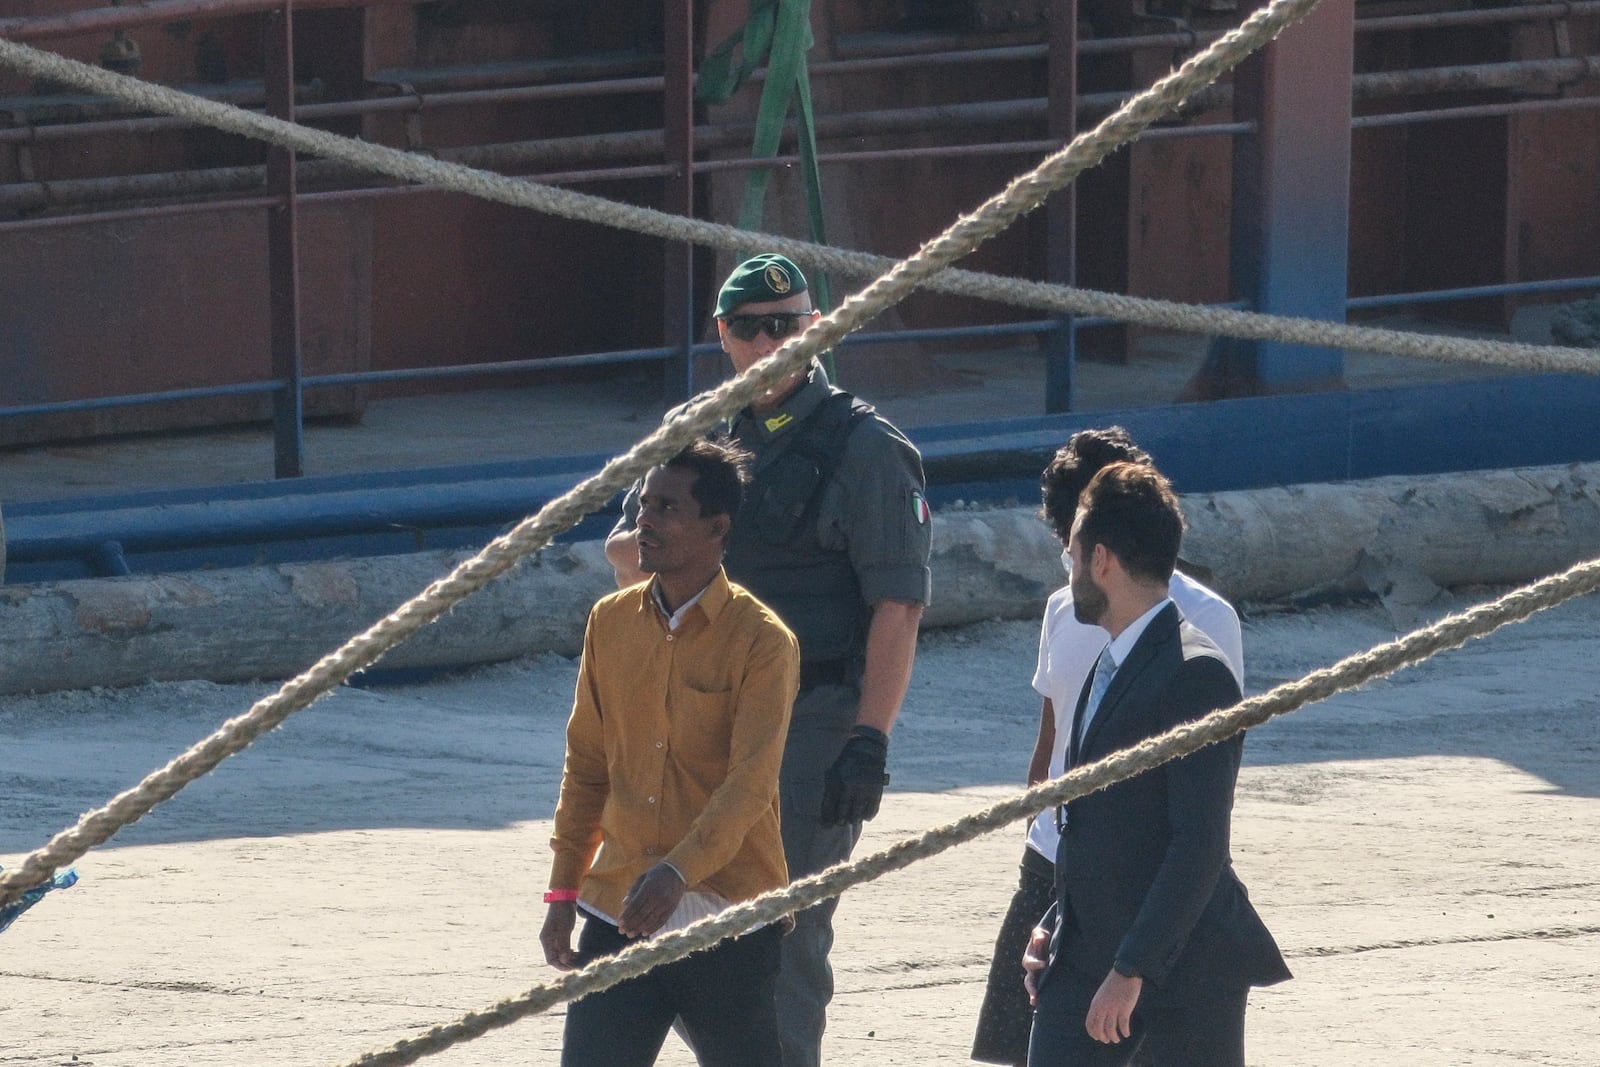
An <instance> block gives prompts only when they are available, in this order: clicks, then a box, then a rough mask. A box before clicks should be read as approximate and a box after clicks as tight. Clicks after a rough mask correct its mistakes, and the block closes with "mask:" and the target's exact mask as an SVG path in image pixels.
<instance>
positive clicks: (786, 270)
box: [717, 252, 806, 318]
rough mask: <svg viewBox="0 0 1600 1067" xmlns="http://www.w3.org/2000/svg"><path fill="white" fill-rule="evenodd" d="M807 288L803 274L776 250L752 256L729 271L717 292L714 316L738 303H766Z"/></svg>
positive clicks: (722, 313)
mask: <svg viewBox="0 0 1600 1067" xmlns="http://www.w3.org/2000/svg"><path fill="white" fill-rule="evenodd" d="M805 291H806V276H805V275H804V274H802V273H800V268H799V267H797V266H795V265H794V261H793V260H792V259H789V258H788V257H787V256H780V255H778V254H777V253H776V252H768V253H766V254H765V255H760V256H752V257H751V258H750V259H747V260H745V261H744V262H743V263H741V264H739V265H738V266H737V267H735V268H733V273H732V274H730V275H728V280H727V281H725V282H723V283H722V291H721V292H719V293H717V317H718V318H720V317H722V316H723V315H728V314H731V313H732V312H733V310H734V309H735V308H737V307H739V306H740V305H741V304H757V303H759V304H765V303H767V302H768V301H772V300H782V299H783V298H784V297H786V296H793V295H794V294H796V293H803V292H805Z"/></svg>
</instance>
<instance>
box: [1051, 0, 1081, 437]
mask: <svg viewBox="0 0 1600 1067" xmlns="http://www.w3.org/2000/svg"><path fill="white" fill-rule="evenodd" d="M1045 67H1046V92H1047V94H1048V100H1049V112H1050V115H1049V131H1050V133H1049V136H1050V139H1051V140H1052V141H1057V142H1060V143H1062V144H1065V143H1066V142H1068V141H1070V140H1071V139H1072V138H1073V137H1074V136H1076V135H1077V132H1078V0H1051V4H1050V40H1049V47H1048V49H1047V54H1046V57H1045ZM1077 209H1078V196H1077V187H1076V185H1069V186H1067V187H1066V188H1065V189H1063V190H1061V191H1060V192H1058V193H1056V194H1055V195H1053V196H1051V197H1050V199H1049V200H1047V201H1045V208H1044V219H1045V223H1044V225H1045V280H1046V281H1049V282H1054V283H1055V284H1057V285H1076V284H1077V279H1078V221H1077ZM1044 353H1045V362H1044V410H1045V413H1046V414H1051V415H1053V414H1055V413H1057V412H1061V411H1071V410H1072V405H1073V400H1074V397H1073V387H1074V382H1073V379H1074V377H1075V373H1074V372H1075V371H1076V369H1077V361H1078V330H1077V326H1076V325H1075V324H1074V322H1073V318H1072V316H1070V315H1068V316H1065V317H1063V318H1062V319H1061V320H1060V322H1059V324H1058V325H1057V327H1056V329H1054V330H1052V331H1051V332H1050V333H1048V334H1046V335H1045V342H1044Z"/></svg>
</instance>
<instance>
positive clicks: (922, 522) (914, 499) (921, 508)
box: [911, 493, 929, 526]
mask: <svg viewBox="0 0 1600 1067" xmlns="http://www.w3.org/2000/svg"><path fill="white" fill-rule="evenodd" d="M911 514H912V516H913V517H914V518H915V519H916V520H917V525H918V526H926V525H927V524H928V518H929V512H928V498H927V497H925V496H923V495H922V494H921V493H912V494H911Z"/></svg>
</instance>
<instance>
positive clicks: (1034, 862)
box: [972, 848, 1056, 1067]
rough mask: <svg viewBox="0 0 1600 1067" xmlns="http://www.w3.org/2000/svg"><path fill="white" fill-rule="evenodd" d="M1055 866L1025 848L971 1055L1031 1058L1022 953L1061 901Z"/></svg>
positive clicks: (1010, 1062) (1019, 1061)
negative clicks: (1023, 984)
mask: <svg viewBox="0 0 1600 1067" xmlns="http://www.w3.org/2000/svg"><path fill="white" fill-rule="evenodd" d="M1055 877H1056V872H1055V865H1054V864H1052V863H1051V862H1050V861H1049V860H1047V859H1045V858H1044V857H1043V856H1041V855H1039V854H1038V853H1037V852H1035V851H1034V850H1033V849H1031V848H1024V849H1023V850H1022V865H1021V868H1020V869H1019V870H1018V872H1017V891H1016V892H1015V893H1014V894H1012V896H1011V906H1010V907H1009V908H1007V909H1006V917H1005V918H1004V919H1002V920H1001V922H1000V933H999V935H998V936H996V937H995V941H994V956H993V957H992V958H991V959H990V961H989V984H988V986H987V987H986V988H985V989H984V993H983V1006H982V1007H981V1008H979V1009H978V1027H977V1031H976V1032H975V1033H974V1034H973V1038H972V1058H973V1059H975V1060H979V1061H981V1062H983V1063H1001V1064H1005V1065H1006V1067H1021V1065H1023V1064H1025V1063H1027V1062H1028V1034H1029V1033H1030V1032H1031V1031H1032V1030H1033V1005H1032V1004H1029V1003H1028V991H1027V990H1026V989H1024V988H1023V986H1022V954H1023V952H1025V951H1027V948H1028V938H1029V937H1031V936H1032V934H1033V928H1034V925H1035V924H1036V923H1038V921H1039V920H1040V919H1042V918H1043V917H1044V913H1045V912H1046V911H1049V910H1050V905H1051V904H1054V903H1055V899H1056V882H1055Z"/></svg>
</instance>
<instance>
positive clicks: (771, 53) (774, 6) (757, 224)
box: [695, 0, 838, 378]
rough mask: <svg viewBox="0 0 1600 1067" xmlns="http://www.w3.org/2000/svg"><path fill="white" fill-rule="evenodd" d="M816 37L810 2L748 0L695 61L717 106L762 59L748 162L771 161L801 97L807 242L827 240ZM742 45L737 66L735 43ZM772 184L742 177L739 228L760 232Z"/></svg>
mask: <svg viewBox="0 0 1600 1067" xmlns="http://www.w3.org/2000/svg"><path fill="white" fill-rule="evenodd" d="M814 43H815V39H814V38H813V37H812V35H811V0H750V15H749V17H748V19H747V21H746V22H745V25H744V27H743V29H741V30H737V31H735V32H734V33H732V34H729V35H728V37H727V38H726V39H725V40H723V42H722V43H721V44H719V45H718V46H717V47H716V48H715V49H714V50H713V51H712V52H711V54H710V55H708V56H707V57H706V58H705V60H704V61H702V62H701V64H700V71H699V75H698V77H697V80H696V87H695V95H696V98H697V99H699V100H701V101H704V102H706V103H722V102H724V101H726V100H728V99H729V98H730V97H732V95H733V94H734V93H735V92H737V91H738V89H739V88H740V86H742V85H743V84H744V83H745V81H746V80H748V79H749V77H750V75H751V73H752V72H753V71H754V70H755V69H756V68H757V67H758V66H760V65H761V63H762V61H763V60H765V61H766V64H767V80H766V84H765V85H764V86H762V90H761V100H760V103H759V104H758V105H757V108H756V133H755V142H754V144H752V145H751V148H750V156H751V158H752V159H773V158H775V157H776V156H777V154H778V148H779V147H780V145H781V143H782V141H783V128H784V124H785V123H786V122H787V121H788V118H789V105H790V101H791V100H795V99H798V102H799V107H798V114H797V116H796V125H797V128H798V131H799V152H800V169H801V178H802V181H803V183H804V186H805V191H806V213H807V216H808V217H809V220H810V224H811V239H812V240H813V241H815V242H817V243H818V244H826V243H827V234H826V230H825V228H824V224H823V215H822V174H821V169H820V168H819V167H818V164H817V136H816V120H815V114H814V112H813V110H812V106H811V78H810V73H809V71H808V70H807V67H806V53H807V52H808V51H810V49H811V46H812V45H813V44H814ZM736 47H737V48H741V55H740V59H739V64H738V67H737V69H736V68H735V66H734V63H733V53H734V49H735V48H736ZM771 181H772V171H771V170H770V168H766V167H761V168H757V169H755V170H752V171H751V172H750V173H749V174H748V175H747V176H746V178H745V185H744V195H743V197H742V198H741V200H740V203H739V219H738V223H737V225H738V226H739V228H740V229H742V230H760V229H761V228H762V225H761V223H762V218H763V216H764V214H765V209H766V199H767V189H768V187H769V186H770V184H771ZM812 290H813V292H814V294H815V296H816V306H817V307H818V308H819V309H821V310H822V311H823V312H827V311H830V310H832V301H831V298H830V295H829V291H828V279H827V276H826V275H824V274H822V273H821V272H820V271H819V272H817V274H816V276H815V277H814V278H813V279H812ZM822 362H823V365H824V367H825V368H826V369H827V371H828V376H829V378H835V377H836V375H837V373H838V372H837V370H836V369H835V367H834V361H833V353H832V352H828V353H825V354H824V355H823V356H822Z"/></svg>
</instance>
